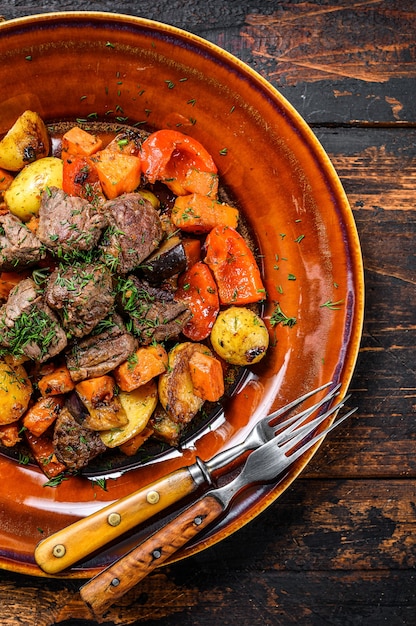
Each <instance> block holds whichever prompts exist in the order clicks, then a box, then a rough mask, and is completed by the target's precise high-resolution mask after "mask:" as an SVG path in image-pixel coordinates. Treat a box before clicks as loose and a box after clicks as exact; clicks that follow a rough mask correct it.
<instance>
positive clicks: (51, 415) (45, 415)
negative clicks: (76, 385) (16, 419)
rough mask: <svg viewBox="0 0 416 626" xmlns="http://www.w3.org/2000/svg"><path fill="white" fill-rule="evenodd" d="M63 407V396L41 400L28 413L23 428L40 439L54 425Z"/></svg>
mask: <svg viewBox="0 0 416 626" xmlns="http://www.w3.org/2000/svg"><path fill="white" fill-rule="evenodd" d="M63 405H64V399H63V397H62V396H54V397H46V398H40V399H39V400H38V401H37V402H36V403H35V404H34V405H33V406H32V407H30V409H29V410H28V411H26V413H25V416H24V418H23V426H24V427H25V428H27V430H30V432H31V433H32V434H33V435H35V436H36V437H40V436H41V435H43V433H45V432H46V431H47V430H48V428H49V426H51V425H52V424H53V423H54V421H55V420H56V418H57V417H58V415H59V412H60V410H61V408H62V407H63Z"/></svg>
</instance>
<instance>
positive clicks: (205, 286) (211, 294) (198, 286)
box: [175, 261, 220, 341]
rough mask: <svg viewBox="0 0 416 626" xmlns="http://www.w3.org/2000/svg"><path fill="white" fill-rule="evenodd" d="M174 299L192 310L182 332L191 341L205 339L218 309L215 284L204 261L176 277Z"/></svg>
mask: <svg viewBox="0 0 416 626" xmlns="http://www.w3.org/2000/svg"><path fill="white" fill-rule="evenodd" d="M175 300H179V301H180V302H185V303H186V304H187V305H188V307H189V308H190V310H191V312H192V317H191V319H190V320H189V321H188V322H187V324H186V325H185V327H184V328H183V330H182V332H183V334H184V335H185V337H188V338H189V339H192V340H193V341H202V339H206V338H207V337H208V335H209V334H210V332H211V329H212V327H213V325H214V322H215V320H216V318H217V315H218V312H219V310H220V303H219V298H218V290H217V285H216V284H215V280H214V277H213V275H212V272H211V270H210V269H209V267H208V266H207V265H205V263H203V262H202V261H200V262H199V263H195V265H193V266H192V267H191V268H190V269H189V270H187V271H186V272H184V273H183V274H181V275H180V276H179V278H178V289H177V290H176V293H175Z"/></svg>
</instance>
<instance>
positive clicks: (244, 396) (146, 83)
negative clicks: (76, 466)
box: [0, 12, 364, 578]
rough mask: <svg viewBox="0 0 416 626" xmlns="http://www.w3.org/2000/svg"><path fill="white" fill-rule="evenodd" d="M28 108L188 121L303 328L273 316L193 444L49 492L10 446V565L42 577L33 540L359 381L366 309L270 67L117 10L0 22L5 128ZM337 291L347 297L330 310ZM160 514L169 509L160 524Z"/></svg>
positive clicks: (217, 533) (98, 561) (350, 243)
mask: <svg viewBox="0 0 416 626" xmlns="http://www.w3.org/2000/svg"><path fill="white" fill-rule="evenodd" d="M25 109H32V110H36V111H38V112H39V113H40V115H41V116H42V117H43V118H44V119H45V120H47V121H50V120H55V119H58V120H62V119H68V118H69V119H74V118H88V116H90V119H92V118H95V117H96V116H98V118H99V119H108V120H110V121H114V120H116V119H117V118H120V119H121V120H122V121H124V120H125V119H126V118H127V119H128V121H129V123H135V122H139V123H140V122H143V123H146V124H151V125H152V126H154V127H155V128H163V127H173V128H180V129H181V130H182V131H183V132H185V133H188V134H190V135H192V136H194V137H196V138H198V139H199V140H200V141H201V142H202V143H203V144H204V145H205V147H206V148H207V149H208V150H209V151H210V152H211V154H212V155H213V157H214V159H215V161H216V163H217V165H218V167H219V171H220V175H221V177H222V180H223V181H225V183H226V185H227V187H228V188H229V190H230V192H231V193H232V194H233V195H234V196H235V197H236V198H237V200H238V202H239V205H240V208H241V210H242V211H244V213H245V215H246V216H247V219H248V221H249V223H250V224H251V225H252V227H253V228H254V231H255V233H256V236H257V239H258V242H259V246H260V250H261V254H262V255H263V256H262V259H263V266H264V267H263V270H264V277H265V284H266V287H267V293H268V303H267V306H266V318H270V316H271V315H272V314H273V311H274V309H275V304H276V302H279V303H280V306H281V308H282V310H283V311H284V312H285V313H286V314H287V315H288V316H290V317H296V318H297V323H296V324H295V325H294V326H293V327H291V328H290V327H289V326H282V325H278V326H276V327H275V329H274V330H275V334H274V339H275V341H273V342H272V343H273V346H272V347H271V349H270V351H269V354H268V357H267V359H265V360H264V361H263V362H262V363H261V364H260V365H259V366H258V367H257V368H255V369H253V375H252V377H251V378H250V379H249V380H248V381H247V384H246V385H245V386H244V388H243V389H242V390H241V391H240V392H239V394H238V395H237V396H236V397H235V398H234V400H233V401H232V402H231V404H230V406H228V407H227V410H226V414H225V416H223V417H219V418H218V420H217V421H216V423H215V424H214V425H213V426H214V427H211V428H209V429H206V431H204V432H202V433H200V435H199V436H198V437H197V438H196V440H195V442H194V445H192V446H189V448H188V449H187V450H185V451H183V453H179V452H177V453H174V454H171V455H169V454H168V453H167V454H166V456H164V457H162V459H161V460H159V462H158V463H154V464H151V465H149V466H146V467H144V468H141V469H136V470H132V471H129V472H126V473H124V474H123V475H121V476H118V477H117V476H114V477H113V478H112V479H109V480H107V491H104V490H103V489H102V488H101V487H100V486H98V485H97V484H94V483H92V482H91V481H90V480H88V479H86V478H81V477H77V478H73V479H71V480H68V481H65V482H63V483H62V484H61V485H60V486H59V487H57V488H49V487H44V486H43V484H44V483H45V478H44V476H43V474H42V473H41V472H40V471H39V470H37V469H35V468H31V467H24V466H20V465H19V464H18V463H17V462H15V461H12V460H10V459H8V458H5V457H0V567H2V568H6V569H10V570H12V571H16V572H23V573H26V574H33V575H39V576H41V575H42V572H41V571H40V570H39V569H38V567H37V566H36V564H35V562H34V558H33V550H34V547H35V545H36V544H37V542H38V541H39V540H40V539H41V538H42V537H44V536H46V535H48V534H50V533H52V532H54V531H56V530H58V529H60V528H62V527H63V526H65V525H67V524H69V523H71V522H72V521H74V520H76V519H78V518H79V517H80V516H85V515H87V514H88V513H90V512H92V511H94V510H96V509H97V508H99V507H101V506H102V505H103V503H107V502H109V501H112V500H114V499H116V498H118V497H121V496H124V495H126V494H128V493H129V492H130V491H132V490H134V489H135V488H137V487H139V486H141V485H145V484H146V483H148V482H150V481H151V480H153V479H155V478H157V477H159V476H162V475H163V474H165V473H166V472H167V471H170V470H172V469H173V468H176V467H180V466H182V465H184V464H188V463H191V462H192V461H193V459H194V456H195V453H198V454H199V455H200V456H201V457H202V458H204V459H207V458H210V457H211V456H212V455H213V454H215V453H216V452H217V451H219V450H221V449H223V448H224V447H228V446H230V445H232V444H234V443H236V442H237V441H238V440H240V439H242V438H243V437H244V435H245V434H246V432H247V430H248V429H249V428H250V426H251V425H252V424H253V422H254V421H255V420H256V419H258V417H259V416H261V415H263V414H265V413H266V412H267V411H269V410H271V409H272V408H273V407H276V406H278V405H281V404H282V403H285V402H287V401H289V400H293V399H294V398H295V397H297V396H298V395H299V394H301V393H303V392H305V391H307V390H309V389H312V388H314V387H317V386H318V385H320V384H322V383H324V382H327V381H329V380H333V381H335V382H337V381H342V383H343V392H344V391H345V390H346V388H347V386H348V384H349V382H350V379H351V376H352V372H353V369H354V365H355V361H356V357H357V353H358V349H359V342H360V337H361V330H362V319H363V291H364V287H363V269H362V260H361V253H360V246H359V241H358V237H357V232H356V228H355V224H354V219H353V215H352V212H351V209H350V207H349V205H348V201H347V199H346V196H345V193H344V191H343V189H342V186H341V184H340V181H339V179H338V177H337V175H336V173H335V171H334V169H333V167H332V165H331V163H330V161H329V159H328V157H327V155H326V154H325V152H324V150H323V149H322V147H321V145H320V144H319V142H318V141H317V139H316V138H315V136H314V134H313V133H312V131H311V130H310V128H309V127H308V126H307V124H306V123H305V122H304V121H303V120H302V118H301V117H300V116H299V115H298V114H297V113H296V111H295V110H294V109H293V108H292V107H291V105H290V104H289V103H288V102H287V101H286V100H285V99H284V98H283V97H282V96H281V95H280V94H279V93H278V92H277V91H276V90H275V89H274V88H273V87H272V86H271V85H270V84H269V83H267V82H266V81H265V80H264V79H263V78H262V77H261V76H259V75H258V74H257V73H255V72H254V71H253V70H251V69H250V68H249V67H247V66H246V65H245V64H243V63H242V62H240V61H239V60H237V59H236V58H234V57H233V56H231V55H230V54H228V53H226V52H224V51H223V50H221V49H220V48H218V47H216V46H214V45H212V44H210V43H208V42H207V41H204V40H202V39H200V38H198V37H196V36H194V35H191V34H189V33H186V32H184V31H181V30H178V29H176V28H173V27H171V26H166V25H163V24H159V23H156V22H151V21H146V20H144V19H139V18H134V17H128V16H122V15H110V14H108V13H89V12H85V13H84V12H82V13H56V14H45V15H41V16H33V17H28V18H21V19H17V20H12V21H10V22H5V23H2V24H1V25H0V133H2V132H5V131H6V130H7V129H8V128H9V127H10V126H11V124H12V123H13V122H14V121H15V119H16V118H17V116H18V115H19V114H20V113H22V111H23V110H25ZM329 302H332V303H334V302H339V303H340V304H339V305H338V306H337V307H335V308H334V307H331V306H328V305H326V306H323V305H325V303H329ZM312 454H313V452H310V453H309V454H308V455H305V457H303V458H302V459H301V460H300V461H299V462H297V463H296V464H295V466H294V467H293V468H292V470H291V471H290V472H289V474H288V475H287V476H285V478H284V479H283V480H282V481H281V482H279V483H277V484H273V485H268V486H266V487H261V488H253V489H251V490H250V491H249V492H247V493H245V494H244V496H243V497H241V498H240V499H238V500H236V501H235V503H234V504H233V506H232V508H231V509H230V510H229V511H228V514H227V515H226V517H224V519H223V520H222V521H221V523H220V524H219V525H217V526H216V527H214V528H211V529H209V530H208V531H207V532H206V533H205V535H204V536H202V537H199V538H198V539H197V540H195V541H194V542H193V543H192V544H191V545H189V546H188V547H187V548H186V549H184V550H182V551H181V553H180V554H178V557H177V558H183V557H186V556H188V555H190V554H193V553H195V552H197V551H199V550H201V549H203V548H206V547H207V546H210V545H212V544H214V543H215V542H217V541H219V540H221V539H223V538H224V537H226V536H228V535H229V534H231V533H233V532H234V531H236V530H237V529H239V528H240V527H241V526H243V525H244V524H246V523H247V522H248V521H249V520H250V519H252V518H253V517H255V516H256V515H258V514H259V513H261V511H263V510H264V509H265V507H266V506H268V505H269V504H270V503H271V502H273V501H274V500H276V498H278V497H279V495H280V494H281V493H282V492H283V491H284V490H285V489H286V488H287V486H288V485H289V484H290V483H291V482H292V481H293V480H294V478H295V477H296V476H297V475H298V473H299V472H300V471H301V470H302V468H303V467H304V466H305V465H306V463H307V462H308V461H309V459H310V457H311V455H312ZM156 521H157V520H156ZM153 526H154V523H153V522H152V523H149V525H148V526H147V527H146V528H144V529H138V532H137V534H136V535H133V534H132V535H130V536H128V537H126V538H125V539H124V540H123V541H122V542H119V543H118V544H117V545H114V546H110V547H109V548H108V549H107V550H105V551H103V552H101V553H100V554H98V555H94V556H93V557H92V558H91V559H90V560H89V561H88V562H86V563H83V564H80V565H79V566H78V567H74V568H73V569H72V570H71V571H70V572H66V573H64V574H63V576H70V577H79V578H81V577H88V576H91V575H92V574H94V573H97V572H98V571H100V570H101V569H102V568H103V567H104V566H106V565H108V564H109V563H110V562H111V561H112V560H113V559H114V557H115V556H116V555H120V554H122V553H123V552H124V551H125V550H126V549H127V548H128V547H131V546H132V545H134V542H135V541H136V540H137V539H138V538H139V537H141V536H143V535H144V534H145V533H146V532H148V531H149V529H151V528H152V527H153Z"/></svg>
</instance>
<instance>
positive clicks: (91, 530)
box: [35, 468, 197, 574]
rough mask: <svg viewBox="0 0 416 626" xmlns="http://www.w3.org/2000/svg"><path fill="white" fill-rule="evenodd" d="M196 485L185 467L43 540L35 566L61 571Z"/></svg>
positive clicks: (53, 572) (52, 571) (184, 494)
mask: <svg viewBox="0 0 416 626" xmlns="http://www.w3.org/2000/svg"><path fill="white" fill-rule="evenodd" d="M196 486H197V485H196V483H195V482H194V480H193V478H192V476H191V474H190V473H189V471H188V469H187V468H182V469H179V470H175V471H174V472H172V473H171V474H168V475H167V476H165V477H164V478H162V479H160V480H158V481H155V482H154V483H152V484H150V485H148V486H147V487H146V488H144V489H139V490H138V491H135V492H134V493H132V494H130V495H128V496H125V497H124V498H121V499H120V500H117V501H116V502H113V503H112V504H109V505H107V506H105V507H104V508H102V509H100V510H99V511H97V512H96V513H93V514H92V515H88V516H87V517H84V518H83V519H80V520H78V521H77V522H74V523H73V524H71V525H70V526H67V527H66V528H63V529H62V530H60V531H58V532H57V533H54V534H53V535H50V536H49V537H47V538H46V539H43V540H42V541H41V542H40V543H39V544H38V545H37V547H36V549H35V560H36V563H37V564H38V565H39V567H40V568H41V569H42V570H43V571H44V572H46V573H47V574H56V573H57V572H61V571H62V570H64V569H66V568H67V567H69V566H71V565H73V564H74V563H76V562H77V561H80V560H81V559H83V558H85V557H86V556H88V555H89V554H92V553H93V552H95V551H96V550H98V549H99V548H102V547H103V546H104V545H106V544H107V543H109V542H110V541H112V540H113V539H116V538H117V537H119V536H120V535H122V534H123V533H125V532H126V531H128V530H130V529H131V528H134V527H135V526H137V525H138V524H140V523H141V522H144V521H145V520H147V519H149V518H150V517H152V516H153V515H155V514H156V513H158V512H159V511H162V510H164V509H166V508H167V507H168V506H169V505H171V504H173V503H174V502H177V501H179V500H180V499H181V498H183V497H184V496H186V495H188V494H190V493H192V492H193V491H194V490H195V489H196Z"/></svg>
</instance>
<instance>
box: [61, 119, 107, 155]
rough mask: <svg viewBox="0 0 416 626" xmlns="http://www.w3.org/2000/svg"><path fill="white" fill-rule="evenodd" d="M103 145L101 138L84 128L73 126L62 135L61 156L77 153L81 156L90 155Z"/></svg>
mask: <svg viewBox="0 0 416 626" xmlns="http://www.w3.org/2000/svg"><path fill="white" fill-rule="evenodd" d="M102 145H103V142H102V140H101V139H100V138H99V137H96V136H95V135H92V134H91V133H88V132H87V131H86V130H83V129H82V128H79V126H74V127H73V128H71V129H70V130H68V131H67V132H66V133H65V134H64V136H63V137H62V158H65V157H66V155H68V154H74V155H75V154H79V155H81V156H91V155H92V154H95V153H96V152H98V151H99V150H101V148H102Z"/></svg>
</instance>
